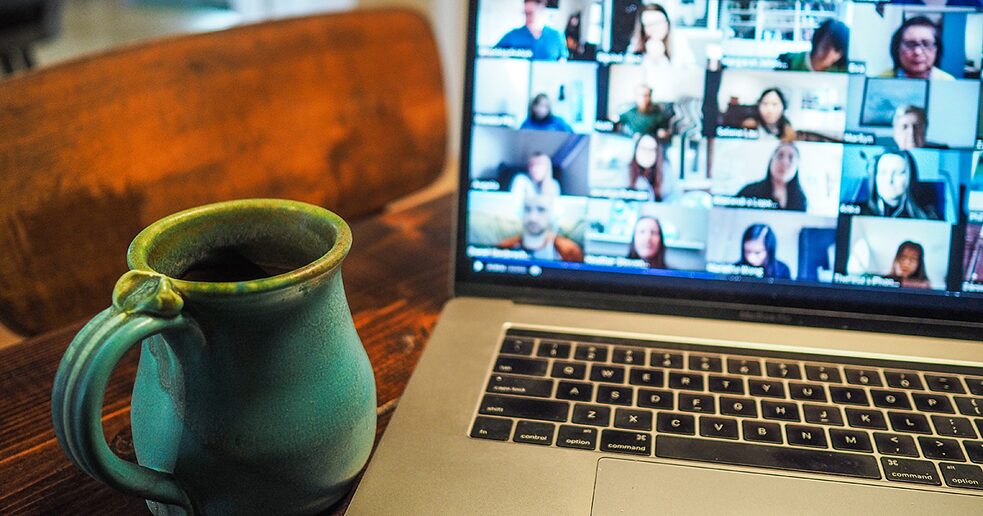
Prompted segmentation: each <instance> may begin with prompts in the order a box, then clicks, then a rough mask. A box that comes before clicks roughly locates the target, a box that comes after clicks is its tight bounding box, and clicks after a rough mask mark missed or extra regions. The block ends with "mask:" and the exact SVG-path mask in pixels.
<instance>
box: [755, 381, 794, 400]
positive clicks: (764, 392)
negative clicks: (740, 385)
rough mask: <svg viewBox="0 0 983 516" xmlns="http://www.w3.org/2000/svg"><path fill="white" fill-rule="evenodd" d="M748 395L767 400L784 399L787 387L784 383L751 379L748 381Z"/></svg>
mask: <svg viewBox="0 0 983 516" xmlns="http://www.w3.org/2000/svg"><path fill="white" fill-rule="evenodd" d="M747 389H748V394H750V395H751V396H761V397H766V398H784V397H785V386H784V385H783V384H782V382H779V381H773V380H757V379H754V378H751V379H749V380H748V381H747Z"/></svg>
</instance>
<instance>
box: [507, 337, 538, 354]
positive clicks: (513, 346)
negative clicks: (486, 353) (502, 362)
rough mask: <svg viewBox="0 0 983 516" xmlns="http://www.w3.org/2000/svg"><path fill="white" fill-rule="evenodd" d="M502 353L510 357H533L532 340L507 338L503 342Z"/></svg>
mask: <svg viewBox="0 0 983 516" xmlns="http://www.w3.org/2000/svg"><path fill="white" fill-rule="evenodd" d="M501 352H502V353H505V354H509V355H531V354H532V339H531V338H526V337H505V341H504V342H502V349H501Z"/></svg>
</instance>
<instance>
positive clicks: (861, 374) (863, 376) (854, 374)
mask: <svg viewBox="0 0 983 516" xmlns="http://www.w3.org/2000/svg"><path fill="white" fill-rule="evenodd" d="M843 372H844V374H845V375H846V381H847V383H851V384H853V385H864V386H868V387H880V386H882V385H883V384H882V383H881V375H880V373H878V372H877V371H870V370H865V369H853V368H850V367H845V368H843Z"/></svg>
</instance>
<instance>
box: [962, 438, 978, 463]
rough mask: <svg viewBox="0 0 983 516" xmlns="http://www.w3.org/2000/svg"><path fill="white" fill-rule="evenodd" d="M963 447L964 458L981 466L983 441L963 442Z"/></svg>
mask: <svg viewBox="0 0 983 516" xmlns="http://www.w3.org/2000/svg"><path fill="white" fill-rule="evenodd" d="M963 446H964V447H966V456H967V457H969V460H971V461H973V462H975V463H977V464H983V441H963Z"/></svg>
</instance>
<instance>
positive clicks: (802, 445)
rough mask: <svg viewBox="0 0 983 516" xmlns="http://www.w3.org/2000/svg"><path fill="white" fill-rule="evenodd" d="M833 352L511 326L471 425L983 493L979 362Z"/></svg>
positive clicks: (544, 441) (624, 449)
mask: <svg viewBox="0 0 983 516" xmlns="http://www.w3.org/2000/svg"><path fill="white" fill-rule="evenodd" d="M735 351H737V352H738V353H739V354H738V353H735ZM830 360H832V359H831V358H830V357H828V356H822V355H808V354H796V353H779V352H770V351H761V352H757V351H753V350H733V349H729V348H721V347H710V346H699V345H692V344H683V343H671V342H644V341H635V340H631V341H629V340H620V339H599V338H597V337H593V336H584V335H556V334H545V333H537V332H529V331H521V332H516V331H514V330H512V331H510V332H509V333H508V334H506V336H505V338H504V341H503V342H502V344H501V349H500V351H499V354H498V356H497V357H496V358H495V363H494V365H493V368H492V372H491V374H490V377H489V378H488V380H487V383H486V389H485V394H484V395H483V397H482V400H481V403H480V406H479V407H478V414H477V416H476V417H475V418H474V422H473V424H472V427H471V431H470V435H471V437H474V438H478V439H492V440H499V441H512V442H515V443H527V444H535V445H541V446H552V447H561V448H577V449H582V450H593V451H599V452H605V453H617V454H627V455H634V456H642V457H652V456H654V457H659V458H664V459H677V460H686V461H702V462H712V463H715V464H729V465H736V466H746V467H760V468H772V469H778V470H786V471H798V472H806V473H816V474H821V475H824V474H825V475H836V476H841V477H855V478H861V479H870V480H880V481H884V482H891V483H896V484H905V483H908V484H922V485H927V486H940V487H941V488H944V489H949V488H952V489H955V490H959V491H961V492H972V491H973V490H976V491H977V492H979V493H981V494H983V467H981V466H980V464H983V370H980V369H974V368H959V367H945V366H938V367H935V366H925V367H926V368H932V370H915V369H910V367H911V364H906V363H894V362H888V361H879V360H873V359H870V360H868V359H856V358H843V359H840V358H838V357H837V358H836V359H835V360H836V362H838V363H833V362H830ZM898 366H901V367H898ZM906 367H907V368H906Z"/></svg>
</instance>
